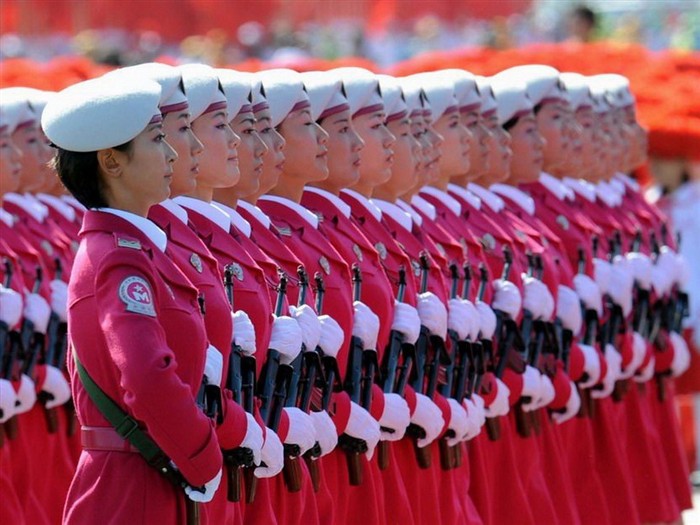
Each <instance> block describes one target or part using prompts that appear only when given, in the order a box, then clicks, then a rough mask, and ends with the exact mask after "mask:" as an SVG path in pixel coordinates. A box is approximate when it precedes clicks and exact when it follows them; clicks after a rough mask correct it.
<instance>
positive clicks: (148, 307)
mask: <svg viewBox="0 0 700 525" xmlns="http://www.w3.org/2000/svg"><path fill="white" fill-rule="evenodd" d="M119 299H121V300H122V302H123V303H124V304H125V305H126V311H127V312H133V313H136V314H143V315H148V316H150V317H155V316H156V310H155V308H154V306H153V294H152V293H151V287H150V286H149V285H148V283H147V282H146V281H145V279H143V278H141V277H138V276H136V275H132V276H131V277H127V278H126V279H124V280H123V281H122V283H121V284H120V285H119Z"/></svg>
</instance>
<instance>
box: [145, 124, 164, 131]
mask: <svg viewBox="0 0 700 525" xmlns="http://www.w3.org/2000/svg"><path fill="white" fill-rule="evenodd" d="M162 129H163V123H162V122H156V123H155V124H153V125H151V126H149V127H148V131H149V132H151V131H155V130H162Z"/></svg>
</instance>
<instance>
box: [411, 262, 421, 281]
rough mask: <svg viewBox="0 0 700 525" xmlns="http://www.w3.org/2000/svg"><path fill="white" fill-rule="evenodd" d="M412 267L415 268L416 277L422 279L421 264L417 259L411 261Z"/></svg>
mask: <svg viewBox="0 0 700 525" xmlns="http://www.w3.org/2000/svg"><path fill="white" fill-rule="evenodd" d="M411 267H412V268H413V273H414V275H415V276H416V277H420V263H419V262H418V261H416V260H415V259H411Z"/></svg>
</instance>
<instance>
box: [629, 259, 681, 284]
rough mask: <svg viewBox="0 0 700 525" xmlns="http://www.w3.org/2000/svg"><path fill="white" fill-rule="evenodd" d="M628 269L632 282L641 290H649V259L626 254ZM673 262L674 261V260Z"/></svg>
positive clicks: (650, 267)
mask: <svg viewBox="0 0 700 525" xmlns="http://www.w3.org/2000/svg"><path fill="white" fill-rule="evenodd" d="M625 258H626V259H627V264H628V267H629V268H630V269H631V270H632V275H633V276H634V280H635V281H636V282H637V286H639V287H640V288H641V289H642V290H650V289H651V269H652V264H651V259H649V257H648V256H646V255H645V254H643V253H639V252H628V253H627V255H626V256H625ZM674 260H675V259H674Z"/></svg>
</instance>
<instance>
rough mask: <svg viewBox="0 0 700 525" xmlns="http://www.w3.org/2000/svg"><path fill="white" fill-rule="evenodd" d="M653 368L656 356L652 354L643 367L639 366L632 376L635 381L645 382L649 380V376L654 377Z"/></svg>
mask: <svg viewBox="0 0 700 525" xmlns="http://www.w3.org/2000/svg"><path fill="white" fill-rule="evenodd" d="M655 368H656V357H654V356H653V355H652V356H651V359H649V362H648V363H647V365H646V366H645V367H644V368H641V369H640V370H639V371H638V372H637V373H636V374H635V376H634V377H633V379H634V381H635V383H646V382H647V381H650V380H651V378H652V377H654V372H655V370H654V369H655Z"/></svg>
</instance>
